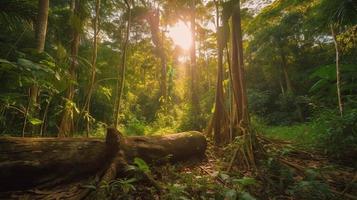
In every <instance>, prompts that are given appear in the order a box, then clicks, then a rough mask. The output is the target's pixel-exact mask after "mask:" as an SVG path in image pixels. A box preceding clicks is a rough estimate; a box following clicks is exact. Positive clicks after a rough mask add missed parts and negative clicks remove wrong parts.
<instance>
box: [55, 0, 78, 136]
mask: <svg viewBox="0 0 357 200" xmlns="http://www.w3.org/2000/svg"><path fill="white" fill-rule="evenodd" d="M70 9H71V15H72V24H71V26H72V27H71V28H72V43H71V63H70V66H69V70H68V72H69V75H70V77H69V78H70V81H69V86H68V88H67V91H66V97H65V106H64V111H63V113H62V117H61V122H60V126H59V130H58V136H59V137H66V136H68V134H69V133H70V132H71V131H73V115H74V106H75V103H74V102H73V99H74V92H75V83H74V82H76V80H77V73H76V70H77V66H78V49H79V43H80V29H81V27H76V26H78V24H76V23H75V22H78V21H81V17H80V15H79V13H80V12H81V2H80V0H72V2H71V6H70ZM80 26H81V25H80Z"/></svg>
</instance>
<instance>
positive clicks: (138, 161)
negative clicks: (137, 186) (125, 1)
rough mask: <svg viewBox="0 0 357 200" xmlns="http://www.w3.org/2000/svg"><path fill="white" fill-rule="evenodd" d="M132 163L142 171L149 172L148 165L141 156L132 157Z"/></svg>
mask: <svg viewBox="0 0 357 200" xmlns="http://www.w3.org/2000/svg"><path fill="white" fill-rule="evenodd" d="M134 164H135V165H136V166H137V167H138V169H139V170H140V171H142V172H144V173H150V172H151V171H150V168H149V165H148V164H146V162H145V161H144V160H143V159H141V158H134Z"/></svg>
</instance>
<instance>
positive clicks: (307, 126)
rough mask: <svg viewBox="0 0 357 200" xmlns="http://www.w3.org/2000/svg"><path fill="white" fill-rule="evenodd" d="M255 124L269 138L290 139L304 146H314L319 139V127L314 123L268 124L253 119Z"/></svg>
mask: <svg viewBox="0 0 357 200" xmlns="http://www.w3.org/2000/svg"><path fill="white" fill-rule="evenodd" d="M253 125H254V127H256V129H257V130H258V132H260V133H262V134H263V135H265V136H267V137H269V138H273V139H280V140H286V141H290V142H293V143H295V144H296V145H298V146H301V147H303V148H312V147H313V145H314V144H315V143H316V140H317V139H316V138H317V129H316V128H315V126H314V125H313V123H302V124H296V125H289V126H268V125H265V124H263V123H261V122H257V121H253Z"/></svg>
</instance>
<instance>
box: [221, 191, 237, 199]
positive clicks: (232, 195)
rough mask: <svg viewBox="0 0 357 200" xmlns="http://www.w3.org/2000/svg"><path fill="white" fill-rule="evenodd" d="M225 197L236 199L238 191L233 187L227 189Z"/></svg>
mask: <svg viewBox="0 0 357 200" xmlns="http://www.w3.org/2000/svg"><path fill="white" fill-rule="evenodd" d="M224 199H225V200H236V199H237V191H236V190H233V189H230V190H227V191H226V192H225V193H224Z"/></svg>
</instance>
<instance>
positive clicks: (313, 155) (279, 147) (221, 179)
mask: <svg viewBox="0 0 357 200" xmlns="http://www.w3.org/2000/svg"><path fill="white" fill-rule="evenodd" d="M263 138H264V140H263V142H262V143H263V144H264V147H265V150H266V152H267V153H266V155H267V156H266V158H265V159H264V160H262V161H260V162H259V163H258V165H259V167H258V170H256V171H255V172H254V171H250V170H242V169H239V168H237V167H236V165H233V167H232V168H231V170H229V171H228V170H227V169H228V168H229V165H230V161H231V158H232V154H233V153H232V152H233V151H234V148H235V146H234V145H228V146H227V147H225V148H222V147H217V146H215V145H213V143H212V142H211V141H209V140H208V146H207V150H206V157H205V158H203V159H196V160H192V159H189V160H187V161H184V162H179V163H167V164H164V165H154V166H149V165H147V164H146V163H145V162H144V163H134V164H132V165H131V167H134V168H136V170H142V171H145V173H146V174H148V176H149V177H150V178H151V180H149V181H148V179H147V177H146V178H145V177H142V176H140V175H139V176H130V177H127V178H120V179H116V180H114V181H112V182H110V183H106V184H105V185H101V186H100V188H98V187H96V186H94V185H90V184H88V183H89V182H88V181H87V183H86V184H88V185H83V184H82V183H83V182H82V183H81V184H80V186H78V185H77V184H74V185H73V186H70V185H68V186H67V187H68V188H70V189H69V192H68V193H75V192H71V190H82V189H83V187H84V188H86V189H88V190H92V191H93V192H92V193H91V195H89V199H123V200H130V199H138V200H141V199H142V200H156V199H157V200H159V199H160V200H196V199H197V200H208V199H212V200H236V199H241V200H254V199H262V200H265V199H267V200H270V199H272V200H273V199H275V200H283V199H286V200H295V199H296V200H304V199H306V200H310V199H311V200H319V199H321V200H324V199H341V200H342V199H357V197H356V196H355V195H356V194H357V182H356V181H357V171H356V169H355V168H351V167H347V166H344V165H339V164H336V163H333V162H332V161H331V160H329V159H328V158H327V157H325V156H323V155H322V154H321V153H319V152H316V151H313V150H311V149H301V148H300V149H298V148H297V145H295V144H294V143H293V142H290V141H286V140H277V139H271V138H270V139H269V138H265V137H263ZM267 141H268V142H267ZM138 174H140V173H138ZM56 190H57V189H56V188H53V189H51V191H45V190H34V191H27V193H28V194H27V195H28V196H27V197H29V198H26V195H24V192H20V193H19V195H18V196H17V195H16V194H13V195H12V197H14V199H53V197H54V196H55V195H56V194H54V191H55V192H56ZM62 190H63V188H61V187H60V188H58V191H62ZM25 193H26V192H25ZM61 193H62V192H58V195H62V194H61ZM62 196H63V195H62ZM17 197H21V198H17ZM34 197H36V198H34ZM44 197H46V198H44ZM0 199H1V195H0ZM59 199H61V198H59Z"/></svg>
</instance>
